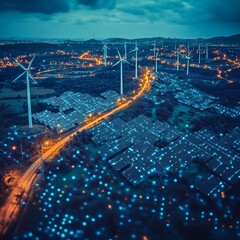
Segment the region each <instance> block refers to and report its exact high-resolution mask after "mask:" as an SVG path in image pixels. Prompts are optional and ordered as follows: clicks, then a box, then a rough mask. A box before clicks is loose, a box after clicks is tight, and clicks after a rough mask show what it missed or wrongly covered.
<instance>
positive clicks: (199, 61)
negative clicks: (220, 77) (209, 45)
mask: <svg viewBox="0 0 240 240" xmlns="http://www.w3.org/2000/svg"><path fill="white" fill-rule="evenodd" d="M198 63H199V64H200V63H201V43H198Z"/></svg>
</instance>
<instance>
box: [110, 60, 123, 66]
mask: <svg viewBox="0 0 240 240" xmlns="http://www.w3.org/2000/svg"><path fill="white" fill-rule="evenodd" d="M120 62H121V61H118V62H117V63H115V64H114V65H112V67H115V66H116V65H118V64H119V63H120Z"/></svg>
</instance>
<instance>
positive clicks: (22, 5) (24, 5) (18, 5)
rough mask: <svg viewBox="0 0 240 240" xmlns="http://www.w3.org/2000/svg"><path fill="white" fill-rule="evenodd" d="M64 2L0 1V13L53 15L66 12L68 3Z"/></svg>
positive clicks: (43, 0) (49, 0)
mask: <svg viewBox="0 0 240 240" xmlns="http://www.w3.org/2000/svg"><path fill="white" fill-rule="evenodd" d="M67 2H68V1H66V0H48V1H47V0H1V3H0V11H2V12H7V11H19V12H25V13H43V14H53V13H56V12H68V11H69V10H70V6H69V3H67Z"/></svg>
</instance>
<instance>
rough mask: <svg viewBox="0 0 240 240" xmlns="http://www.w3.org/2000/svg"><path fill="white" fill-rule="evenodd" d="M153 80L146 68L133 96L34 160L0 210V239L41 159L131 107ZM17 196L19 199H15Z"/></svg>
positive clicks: (23, 198)
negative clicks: (79, 134)
mask: <svg viewBox="0 0 240 240" xmlns="http://www.w3.org/2000/svg"><path fill="white" fill-rule="evenodd" d="M153 79H154V77H153V75H152V74H151V71H150V70H149V69H148V68H146V70H145V72H144V73H143V75H142V77H141V78H140V80H139V88H138V90H136V91H134V95H133V96H131V97H129V98H127V99H125V101H123V102H122V103H119V105H118V106H116V107H115V108H113V109H111V110H109V111H107V112H105V113H102V114H101V115H99V116H95V117H94V118H92V119H87V120H86V121H85V122H84V123H83V124H82V125H81V126H80V127H79V128H77V129H75V130H74V132H72V133H70V134H69V135H67V136H66V137H64V138H63V139H61V140H60V141H59V142H57V143H56V144H54V145H53V146H52V147H51V148H50V149H49V150H48V151H46V152H45V153H44V154H43V155H42V156H41V157H39V158H38V159H36V161H35V162H34V163H33V164H32V165H31V166H30V167H29V168H28V169H27V171H26V172H25V173H24V174H23V176H22V178H21V179H20V181H19V183H18V185H17V186H16V187H15V188H14V189H13V190H12V192H11V194H10V195H9V197H8V198H7V199H6V201H5V203H4V205H3V206H2V208H1V209H0V237H1V236H4V235H6V234H7V232H8V230H9V229H10V228H11V227H12V226H13V225H14V223H15V221H16V219H17V217H18V216H19V214H20V212H21V210H22V208H23V206H24V204H23V203H24V202H26V201H27V198H28V194H29V192H30V191H31V186H32V183H33V182H34V180H35V178H36V176H37V175H36V171H37V170H38V169H39V168H40V166H41V161H42V159H44V160H47V159H49V158H53V157H54V156H55V155H56V154H58V152H59V151H60V149H61V148H62V147H64V145H65V144H66V143H68V142H69V141H71V139H72V137H73V136H75V135H76V134H77V133H78V132H82V131H84V130H87V129H90V128H92V127H94V126H96V125H97V124H99V123H100V122H101V121H103V120H105V119H107V118H108V117H110V116H111V115H113V114H115V113H117V112H119V111H121V110H123V109H125V108H126V107H128V106H129V105H131V104H132V103H133V102H134V101H136V100H137V99H138V98H140V97H141V96H143V94H144V93H145V92H147V91H149V90H150V88H151V80H153ZM17 195H18V196H20V197H17Z"/></svg>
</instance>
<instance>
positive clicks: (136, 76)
mask: <svg viewBox="0 0 240 240" xmlns="http://www.w3.org/2000/svg"><path fill="white" fill-rule="evenodd" d="M131 52H135V79H137V78H138V47H137V42H136V43H135V48H134V49H133V50H132V51H131Z"/></svg>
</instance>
